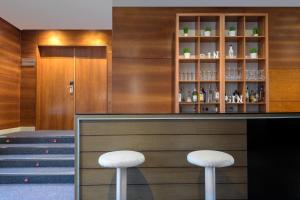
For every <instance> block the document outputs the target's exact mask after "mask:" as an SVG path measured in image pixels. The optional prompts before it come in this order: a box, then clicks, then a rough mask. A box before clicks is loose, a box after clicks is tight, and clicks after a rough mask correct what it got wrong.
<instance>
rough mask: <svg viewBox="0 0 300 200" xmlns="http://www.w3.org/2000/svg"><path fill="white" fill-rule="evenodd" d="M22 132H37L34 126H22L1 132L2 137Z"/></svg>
mask: <svg viewBox="0 0 300 200" xmlns="http://www.w3.org/2000/svg"><path fill="white" fill-rule="evenodd" d="M21 131H35V127H34V126H32V127H31V126H28V127H27V126H21V127H16V128H8V129H2V130H0V135H5V134H9V133H15V132H21Z"/></svg>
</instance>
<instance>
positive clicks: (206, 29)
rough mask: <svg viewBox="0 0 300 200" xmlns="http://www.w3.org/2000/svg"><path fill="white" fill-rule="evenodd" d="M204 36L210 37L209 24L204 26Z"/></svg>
mask: <svg viewBox="0 0 300 200" xmlns="http://www.w3.org/2000/svg"><path fill="white" fill-rule="evenodd" d="M204 36H205V37H210V36H211V28H210V27H209V26H207V27H205V29H204Z"/></svg>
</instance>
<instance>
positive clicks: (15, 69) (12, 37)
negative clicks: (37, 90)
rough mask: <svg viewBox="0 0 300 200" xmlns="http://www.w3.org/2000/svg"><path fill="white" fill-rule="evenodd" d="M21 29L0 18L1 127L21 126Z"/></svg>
mask: <svg viewBox="0 0 300 200" xmlns="http://www.w3.org/2000/svg"><path fill="white" fill-rule="evenodd" d="M20 45H21V44H20V31H19V30H18V29H17V28H15V27H14V26H12V25H10V24H9V23H7V22H6V21H4V20H3V19H1V18H0V129H6V128H15V127H18V126H20V79H21V70H20V57H21V47H20Z"/></svg>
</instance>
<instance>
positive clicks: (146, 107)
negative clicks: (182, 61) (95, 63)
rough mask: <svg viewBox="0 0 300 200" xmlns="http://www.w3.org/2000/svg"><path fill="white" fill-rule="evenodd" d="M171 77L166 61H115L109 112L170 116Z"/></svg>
mask: <svg viewBox="0 0 300 200" xmlns="http://www.w3.org/2000/svg"><path fill="white" fill-rule="evenodd" d="M113 55H114V52H113ZM172 74H173V68H172V61H171V60H169V59H157V60H153V59H134V60H132V59H116V58H114V59H113V68H112V91H113V92H112V112H113V113H171V112H172V91H173V89H172V88H173V79H172Z"/></svg>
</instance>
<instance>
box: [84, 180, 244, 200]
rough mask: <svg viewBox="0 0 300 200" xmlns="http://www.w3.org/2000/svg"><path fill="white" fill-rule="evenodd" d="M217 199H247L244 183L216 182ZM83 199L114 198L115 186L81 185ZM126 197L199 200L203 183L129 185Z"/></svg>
mask: <svg viewBox="0 0 300 200" xmlns="http://www.w3.org/2000/svg"><path fill="white" fill-rule="evenodd" d="M216 187H217V199H219V200H241V199H247V185H246V184H218V185H217V186H216ZM80 199H84V200H99V199H101V200H103V199H115V186H113V185H101V186H82V188H81V198H80ZM127 199H130V200H131V199H141V200H142V199H149V200H150V199H151V200H152V199H153V200H183V199H184V200H186V199H188V200H199V199H204V185H199V184H166V185H129V186H128V191H127Z"/></svg>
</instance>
